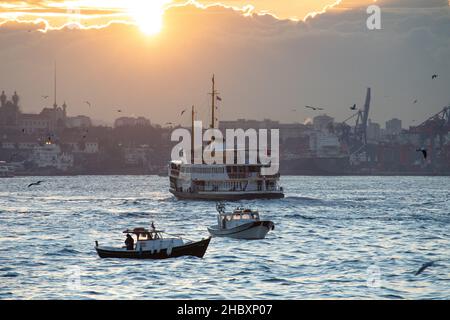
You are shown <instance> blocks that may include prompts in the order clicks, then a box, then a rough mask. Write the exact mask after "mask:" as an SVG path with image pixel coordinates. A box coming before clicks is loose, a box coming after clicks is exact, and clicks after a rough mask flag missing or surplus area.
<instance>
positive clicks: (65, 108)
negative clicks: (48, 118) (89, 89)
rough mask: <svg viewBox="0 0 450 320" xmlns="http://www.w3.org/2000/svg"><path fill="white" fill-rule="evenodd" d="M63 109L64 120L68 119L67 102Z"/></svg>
mask: <svg viewBox="0 0 450 320" xmlns="http://www.w3.org/2000/svg"><path fill="white" fill-rule="evenodd" d="M62 108H63V117H64V119H66V117H67V104H66V102H65V101H64V104H63V105H62Z"/></svg>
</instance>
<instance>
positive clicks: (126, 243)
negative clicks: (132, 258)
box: [125, 233, 134, 250]
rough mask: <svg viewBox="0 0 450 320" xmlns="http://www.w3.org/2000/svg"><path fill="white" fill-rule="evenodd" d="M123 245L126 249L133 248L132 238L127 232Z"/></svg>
mask: <svg viewBox="0 0 450 320" xmlns="http://www.w3.org/2000/svg"><path fill="white" fill-rule="evenodd" d="M125 245H126V246H127V250H133V249H134V239H133V237H132V236H130V234H129V233H128V234H127V238H126V239H125Z"/></svg>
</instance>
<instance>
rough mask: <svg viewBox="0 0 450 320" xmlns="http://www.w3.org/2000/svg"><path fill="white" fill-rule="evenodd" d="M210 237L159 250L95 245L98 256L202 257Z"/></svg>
mask: <svg viewBox="0 0 450 320" xmlns="http://www.w3.org/2000/svg"><path fill="white" fill-rule="evenodd" d="M210 241H211V237H209V238H208V239H204V240H201V241H198V242H192V243H188V244H185V245H183V246H178V247H173V248H171V249H170V248H166V249H161V250H152V251H137V250H126V249H113V248H102V247H98V246H97V247H96V248H95V249H96V250H97V253H98V255H99V257H100V258H121V259H153V260H160V259H168V258H178V257H182V256H194V257H199V258H203V256H204V255H205V253H206V249H208V246H209V242H210Z"/></svg>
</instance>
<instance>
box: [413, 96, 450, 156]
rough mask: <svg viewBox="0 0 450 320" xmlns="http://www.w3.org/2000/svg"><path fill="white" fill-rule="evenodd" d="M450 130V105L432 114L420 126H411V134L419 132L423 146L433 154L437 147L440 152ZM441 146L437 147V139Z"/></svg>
mask: <svg viewBox="0 0 450 320" xmlns="http://www.w3.org/2000/svg"><path fill="white" fill-rule="evenodd" d="M449 132H450V105H448V106H446V107H444V108H443V109H442V110H441V111H440V112H438V113H436V114H434V115H432V116H431V117H429V118H428V119H427V120H425V121H424V122H422V123H421V124H419V125H418V126H414V127H410V128H409V133H410V134H418V135H419V136H420V142H421V144H422V145H423V146H427V149H428V151H429V153H430V155H432V156H433V154H434V152H435V150H436V149H437V150H438V151H439V152H438V154H440V153H441V152H440V151H442V150H443V147H444V143H445V136H446V135H448V133H449ZM437 140H438V143H439V146H438V148H436V141H437Z"/></svg>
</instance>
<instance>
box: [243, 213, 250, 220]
mask: <svg viewBox="0 0 450 320" xmlns="http://www.w3.org/2000/svg"><path fill="white" fill-rule="evenodd" d="M242 219H245V220H249V219H250V215H249V214H243V215H242Z"/></svg>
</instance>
